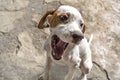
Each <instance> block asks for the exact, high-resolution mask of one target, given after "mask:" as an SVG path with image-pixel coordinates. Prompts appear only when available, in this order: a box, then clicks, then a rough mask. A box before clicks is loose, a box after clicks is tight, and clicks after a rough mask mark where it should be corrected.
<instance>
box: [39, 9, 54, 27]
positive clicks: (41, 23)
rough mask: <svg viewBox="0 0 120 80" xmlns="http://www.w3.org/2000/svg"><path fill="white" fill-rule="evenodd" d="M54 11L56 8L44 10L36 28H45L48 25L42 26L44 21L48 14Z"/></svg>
mask: <svg viewBox="0 0 120 80" xmlns="http://www.w3.org/2000/svg"><path fill="white" fill-rule="evenodd" d="M55 11H56V9H51V10H48V11H47V12H46V14H45V15H44V16H43V17H42V18H41V20H40V22H39V24H38V28H40V29H43V28H45V27H49V26H44V23H45V21H46V18H47V16H48V15H52V14H53V13H54V12H55Z"/></svg>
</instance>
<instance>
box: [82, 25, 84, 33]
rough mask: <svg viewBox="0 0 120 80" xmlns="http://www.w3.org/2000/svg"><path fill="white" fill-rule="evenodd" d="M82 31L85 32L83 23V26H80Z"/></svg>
mask: <svg viewBox="0 0 120 80" xmlns="http://www.w3.org/2000/svg"><path fill="white" fill-rule="evenodd" d="M82 32H83V33H84V32H85V25H83V27H82Z"/></svg>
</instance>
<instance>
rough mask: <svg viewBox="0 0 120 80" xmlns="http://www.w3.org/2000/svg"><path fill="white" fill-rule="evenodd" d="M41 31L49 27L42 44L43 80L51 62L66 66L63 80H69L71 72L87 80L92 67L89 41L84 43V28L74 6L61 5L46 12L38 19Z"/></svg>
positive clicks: (47, 77) (47, 74)
mask: <svg viewBox="0 0 120 80" xmlns="http://www.w3.org/2000/svg"><path fill="white" fill-rule="evenodd" d="M38 27H39V28H40V29H43V28H45V27H50V32H51V33H50V36H49V38H48V39H47V40H46V42H45V46H44V48H45V50H46V51H47V55H48V56H47V57H48V58H47V65H46V69H45V70H46V71H45V77H44V79H45V80H49V69H50V66H51V62H52V61H53V62H56V63H58V64H65V65H67V66H68V68H69V70H68V73H67V75H66V76H65V79H64V80H72V79H73V75H74V72H75V71H76V70H77V69H81V71H82V75H81V80H87V77H86V74H88V73H89V72H90V70H91V68H92V58H91V50H90V42H91V40H92V38H90V40H89V42H87V40H86V38H85V36H84V32H85V25H84V21H83V18H82V16H81V14H80V12H79V11H78V10H77V9H75V8H74V7H71V6H67V5H62V6H60V7H59V8H57V9H53V10H49V11H48V12H47V13H46V14H45V15H44V16H43V17H42V18H41V20H40V22H39V26H38Z"/></svg>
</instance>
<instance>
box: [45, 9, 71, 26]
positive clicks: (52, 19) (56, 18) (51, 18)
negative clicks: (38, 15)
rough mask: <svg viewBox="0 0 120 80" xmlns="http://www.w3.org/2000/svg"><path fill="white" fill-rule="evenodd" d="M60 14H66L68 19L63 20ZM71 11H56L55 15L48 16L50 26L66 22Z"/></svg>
mask: <svg viewBox="0 0 120 80" xmlns="http://www.w3.org/2000/svg"><path fill="white" fill-rule="evenodd" d="M60 16H66V17H67V18H68V19H67V20H61V19H60ZM69 16H70V15H69V13H61V12H57V11H56V12H55V13H54V14H53V15H49V16H48V17H47V19H48V22H49V23H50V27H52V28H54V27H56V26H57V25H59V24H62V23H63V24H65V23H67V22H68V20H69Z"/></svg>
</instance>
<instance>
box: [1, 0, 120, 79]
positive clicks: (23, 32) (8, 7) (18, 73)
mask: <svg viewBox="0 0 120 80" xmlns="http://www.w3.org/2000/svg"><path fill="white" fill-rule="evenodd" d="M62 4H67V5H72V6H74V7H76V8H77V9H79V11H80V12H81V13H82V15H83V17H84V20H85V24H86V36H87V37H88V38H89V37H90V35H91V34H93V35H94V39H93V41H92V45H91V49H92V56H93V64H94V66H93V69H92V71H91V72H90V73H89V75H88V79H89V80H120V45H119V44H120V36H119V35H120V0H74V1H73V0H0V80H38V78H39V77H40V76H41V75H42V74H43V73H44V66H45V63H46V54H45V51H44V50H43V44H44V42H45V40H46V38H47V36H48V34H49V30H48V29H45V30H39V29H38V28H37V25H38V22H39V20H40V18H41V16H42V15H43V14H44V13H45V12H46V11H47V10H48V9H50V8H56V7H58V6H60V5H62ZM58 71H59V72H58ZM66 73H67V68H65V67H62V66H58V65H56V64H54V65H53V67H52V70H51V74H50V75H51V77H50V78H51V79H50V80H63V77H64V75H65V74H66ZM79 75H80V73H78V72H76V78H75V79H74V80H79Z"/></svg>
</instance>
